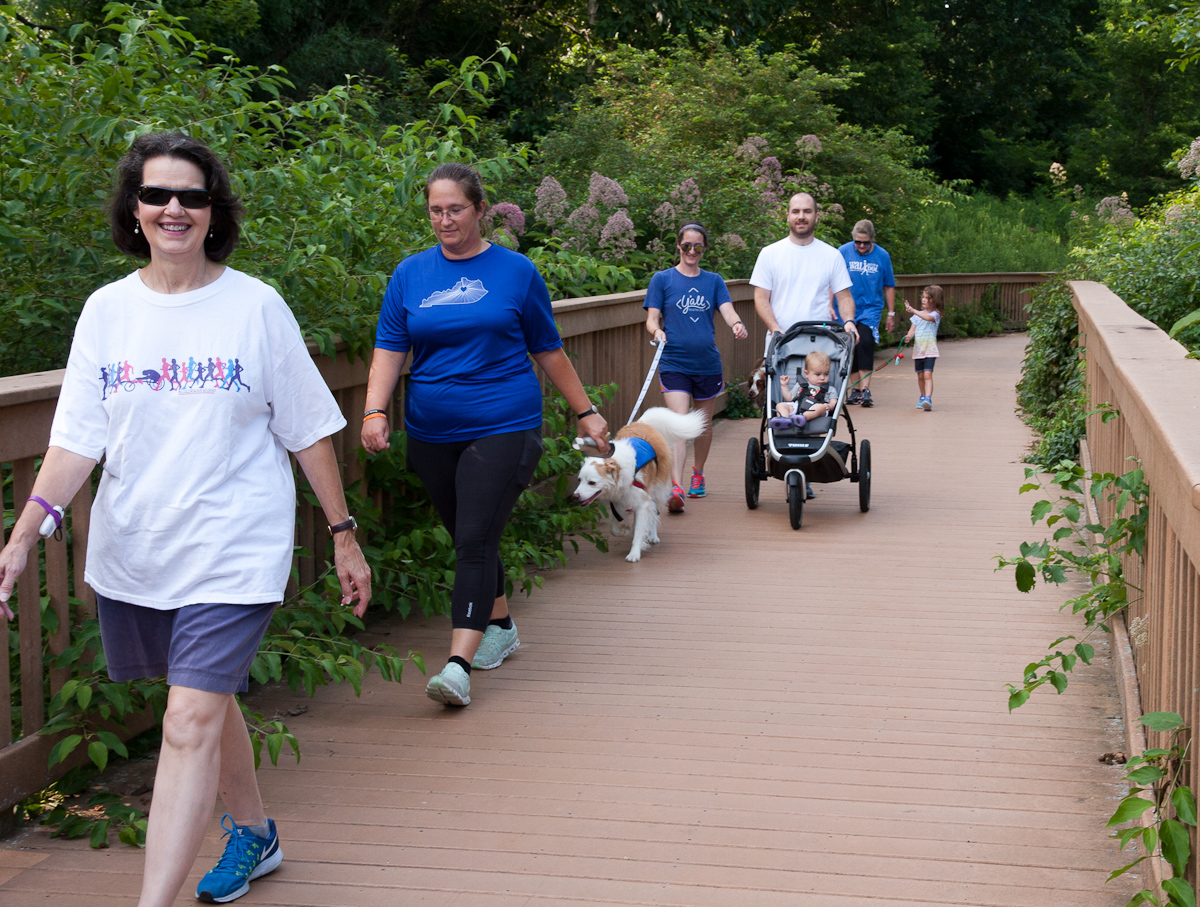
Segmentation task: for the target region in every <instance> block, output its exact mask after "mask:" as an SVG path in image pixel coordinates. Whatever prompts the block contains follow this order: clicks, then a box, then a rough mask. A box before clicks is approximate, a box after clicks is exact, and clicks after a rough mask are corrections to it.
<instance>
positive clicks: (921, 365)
mask: <svg viewBox="0 0 1200 907" xmlns="http://www.w3.org/2000/svg"><path fill="white" fill-rule="evenodd" d="M935 365H937V356H926V357H925V358H924V359H914V360H913V369H914V370H915V371H917V372H932V371H933V367H934V366H935Z"/></svg>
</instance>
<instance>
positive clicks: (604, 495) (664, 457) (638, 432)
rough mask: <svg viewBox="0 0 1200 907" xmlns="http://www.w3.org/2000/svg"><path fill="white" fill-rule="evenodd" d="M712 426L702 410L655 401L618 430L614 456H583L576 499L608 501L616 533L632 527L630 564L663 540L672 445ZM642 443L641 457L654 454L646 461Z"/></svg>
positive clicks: (698, 434)
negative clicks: (662, 516)
mask: <svg viewBox="0 0 1200 907" xmlns="http://www.w3.org/2000/svg"><path fill="white" fill-rule="evenodd" d="M707 425H708V418H707V417H706V416H705V415H704V413H703V412H700V411H699V410H695V411H693V412H690V413H687V414H686V415H684V414H682V413H673V412H671V411H670V410H669V409H667V408H666V407H665V406H655V407H652V408H651V409H648V410H646V411H645V412H644V413H642V418H641V419H639V420H638V421H637V422H631V423H629V424H628V425H626V426H625V427H624V428H622V429H621V430H620V431H619V432H617V439H616V440H615V441H614V442H613V450H612V453H611V454H610V455H609V456H607V457H588V458H587V459H586V460H584V461H583V466H582V467H581V468H580V470H579V487H578V488H576V489H575V499H576V500H577V501H578V502H579V503H580V504H583V505H587V504H592V503H601V504H608V505H609V511H610V513H611V514H612V517H611V519H610V521H609V522H610V528H611V530H612V534H613V535H629V534H630V532H631V531H632V533H633V545H632V547H631V548H630V550H629V554H628V555H627V556H626V557H625V560H627V561H629V562H630V563H631V564H632V563H636V562H637V561H639V560H641V558H642V552H643V551H645V550H646V548H647V547H648V546H650V545H657V544H658V515H659V513H660V512H661V511H662V510H663V509H664V508H665V507H666V506H667V499H668V498H670V497H671V447H672V446H673V445H675V444H676V443H678V442H680V441H689V440H691V439H692V438H696V437H699V436H700V435H701V434H703V433H704V429H705V428H706V427H707ZM642 442H645V444H643V443H642ZM647 444H648V445H649V448H650V449H647V447H646V445H647ZM639 448H640V451H641V453H642V454H643V456H642V458H641V459H646V456H648V455H652V456H651V458H650V459H649V461H648V462H645V463H643V464H641V465H639V463H638V460H639ZM627 520H631V521H632V523H633V526H632V530H631V528H630V525H629V522H627Z"/></svg>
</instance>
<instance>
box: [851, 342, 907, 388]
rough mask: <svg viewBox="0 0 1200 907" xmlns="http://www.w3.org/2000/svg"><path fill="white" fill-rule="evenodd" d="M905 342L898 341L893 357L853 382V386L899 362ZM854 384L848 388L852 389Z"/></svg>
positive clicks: (902, 356)
mask: <svg viewBox="0 0 1200 907" xmlns="http://www.w3.org/2000/svg"><path fill="white" fill-rule="evenodd" d="M906 342H907V340H906V339H902V340H901V341H900V346H898V347H897V348H896V355H895V356H889V357H888V359H887V360H886V361H885V362H884V363H883V365H881V366H879V368H873V369H871V370H870V371H869V372H867V373H866V374H865V375H863V376H862V377H861V378H859V379H858V380H857V381H855V382H854V384H861V383H862V382H863V381H866V380H867V379H868V378H870V377H871V376H872V375H874V374H875V373H876V372H881V371H883V370H884V369H885V368H887V367H888V366H889V365H892V364H893V363H896V362H899V361H900V360H901V359H903V358H904V344H905V343H906ZM854 384H851V385H850V386H851V387H854Z"/></svg>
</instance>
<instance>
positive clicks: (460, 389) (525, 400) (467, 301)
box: [375, 244, 562, 444]
mask: <svg viewBox="0 0 1200 907" xmlns="http://www.w3.org/2000/svg"><path fill="white" fill-rule="evenodd" d="M375 345H376V346H377V347H380V348H381V349H385V350H392V351H394V352H400V353H403V352H408V351H409V350H411V351H412V359H411V361H410V363H409V372H410V376H409V381H408V390H407V393H406V395H405V398H404V421H405V424H406V426H407V428H408V432H409V434H411V435H412V436H413V437H414V438H416V439H417V440H420V441H426V442H429V443H434V444H441V443H446V442H449V441H462V440H468V439H472V438H482V437H485V436H487V435H494V434H500V433H503V432H510V431H523V430H525V429H530V428H540V427H541V424H542V390H541V386H540V384H539V383H538V379H537V375H536V374H535V373H534V371H533V365H532V363H531V362H530V361H529V356H528V355H527V354H528V353H542V352H546V351H547V350H553V349H558V348H559V347H561V346H562V339H561V338H560V337H559V335H558V328H557V327H556V326H555V324H554V310H553V308H552V307H551V305H550V293H549V291H548V290H547V289H546V282H545V281H544V280H542V275H541V274H539V273H538V270H537V268H536V267H534V265H533V262H531V261H530V260H529V259H528V258H526V257H525V256H524V255H520V254H518V253H516V252H513V251H510V250H509V249H506V248H504V247H503V246H500V245H496V244H492V245H491V246H490V247H489V248H487V249H485V250H484V251H483V252H481V253H479V254H478V255H475V256H473V257H471V258H465V259H450V258H446V256H445V255H444V254H442V247H441V246H434V247H433V248H431V249H426V250H425V251H424V252H418V253H417V254H416V255H410V256H409V257H408V258H406V259H404V261H402V262H400V264H399V265H397V266H396V270H395V271H394V272H393V274H392V279H391V280H390V281H389V282H388V286H387V291H386V292H385V293H384V296H383V309H382V311H381V312H380V313H379V326H378V328H377V329H376V332H375Z"/></svg>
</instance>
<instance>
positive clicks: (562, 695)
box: [0, 336, 1139, 907]
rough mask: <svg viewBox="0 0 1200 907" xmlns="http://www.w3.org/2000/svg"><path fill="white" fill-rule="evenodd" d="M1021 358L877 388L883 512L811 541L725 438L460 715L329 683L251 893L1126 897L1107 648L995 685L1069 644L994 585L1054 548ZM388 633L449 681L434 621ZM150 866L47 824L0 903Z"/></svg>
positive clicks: (15, 842) (487, 899)
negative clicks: (1021, 412) (1066, 667)
mask: <svg viewBox="0 0 1200 907" xmlns="http://www.w3.org/2000/svg"><path fill="white" fill-rule="evenodd" d="M1023 344H1024V338H1023V337H1020V336H1008V337H1003V338H996V339H990V340H985V341H969V342H962V343H953V344H946V345H945V349H944V358H943V361H942V363H941V364H940V365H939V368H938V371H937V390H936V393H935V400H936V403H937V409H936V410H935V411H934V412H932V413H923V412H918V411H915V410H914V409H913V408H912V407H913V404H914V402H915V398H916V387H915V385H916V382H915V380H914V379H913V376H912V372H911V369H910V368H908V367H907V362H906V363H904V365H903V366H901V367H893V368H890V369H888V370H885V371H884V372H882V373H881V374H880V375H879V376H877V378H876V381H875V386H874V390H875V396H876V399H877V401H878V405H877V406H876V407H875V408H874V409H872V410H868V411H863V412H861V413H860V412H858V411H856V412H855V413H854V416H855V419H856V420H857V421H858V423H859V426H860V429H861V431H862V437H867V438H870V439H871V441H872V446H873V448H874V457H875V463H874V474H875V477H874V493H873V506H872V509H871V512H870V513H867V514H862V513H860V512H859V510H858V506H857V486H854V485H851V484H850V483H848V482H845V483H841V484H838V485H833V486H824V487H821V488H819V497H818V498H817V500H816V501H815V502H813V503H811V504H810V505H809V506H808V507H806V508H805V523H804V528H803V529H802V530H801V531H799V532H794V531H792V530H791V528H789V526H788V519H787V513H786V506H785V504H784V499H783V485H782V483H780V482H778V481H774V480H772V481H768V482H765V483H764V484H763V490H762V500H763V503H762V505H761V506H760V508H759V509H758V510H756V511H753V512H752V511H749V510H747V508H746V506H745V503H744V499H743V493H742V470H743V462H744V459H743V458H744V451H745V444H746V439H747V438H748V437H749V436H750V434H751V432H752V428H751V426H750V425H749V424H748V423H736V422H735V423H730V422H718V424H717V429H716V431H717V438H716V444H715V447H714V454H713V459H712V461H711V463H710V466H709V469H708V482H709V488H710V491H709V496H708V498H707V499H704V500H699V501H692V502H689V503H688V505H687V512H686V513H685V514H684V515H682V516H672V517H670V518H668V519H666V520H665V523H666V525H665V527H664V530H663V542H662V544H661V545H660V546H658V547H657V548H656V549H654V550H653V551H651V552H650V553H649V554H648V555H647V556H646V557H645V558H644V559H643V560H642V561H641V563H639V564H636V565H630V564H627V563H626V562H625V561H624V560H623V558H622V556H623V554H624V553H625V549H624V548H623V547H622V543H621V542H619V541H618V542H617V544H616V545H615V550H614V551H613V552H611V553H608V554H601V553H599V552H596V551H594V550H584V551H581V552H580V554H579V555H578V556H576V557H575V558H574V559H573V560H572V562H571V564H570V566H569V568H568V569H566V570H561V571H558V572H556V573H553V574H550V575H548V576H547V577H546V583H545V588H544V589H542V590H540V591H537V592H535V594H534V595H533V597H532V598H531V599H529V600H527V601H525V600H522V601H518V602H516V603H515V604H514V609H513V610H514V614H515V616H516V619H517V622H518V626H519V628H520V633H521V639H522V646H521V649H520V650H519V651H518V652H517V653H516V654H515V655H514V656H513V657H512V658H511V659H510V660H509V661H508V662H506V663H505V665H504V666H503V667H501V668H500V669H498V670H496V671H492V672H488V673H484V672H476V674H475V675H474V676H473V678H472V679H473V690H472V696H473V699H474V701H473V703H472V705H471V706H470V707H469V708H467V709H465V710H457V711H456V710H451V709H448V708H445V707H442V706H438V705H435V704H434V703H432V702H430V701H429V700H427V699H426V698H425V697H424V695H423V693H422V687H423V682H422V680H421V678H420V677H419V675H417V674H416V673H415V672H414V673H413V674H411V675H409V676H408V677H406V679H405V682H404V683H403V684H402V685H400V686H395V685H392V686H385V685H384V684H382V683H379V682H378V681H374V682H372V683H369V684H368V685H367V686H366V688H365V689H364V691H363V696H362V697H361V698H360V699H356V698H354V696H353V694H352V693H351V691H349V690H326V691H322V692H320V693H319V694H318V696H317V698H316V699H315V700H314V701H312V702H311V703H310V709H309V711H308V712H307V713H306V714H304V715H302V716H300V717H298V718H294V719H291V720H290V721H291V726H292V728H293V730H294V731H296V733H297V734H298V735H299V737H300V738H301V741H302V746H303V752H304V757H303V760H302V761H301V762H300V764H299V765H296V764H294V763H293V764H283V763H281V765H280V767H278V768H270V767H268V768H264V769H263V771H262V773H261V781H262V785H263V790H264V794H265V798H266V800H267V803H268V809H269V812H270V814H271V815H272V816H274V817H275V818H276V819H277V820H278V822H279V824H280V828H281V833H282V836H283V838H282V839H283V847H284V851H285V854H286V860H285V862H284V864H283V866H282V867H281V868H280V869H279V870H278V871H277V872H275V873H274V874H273V875H271V876H269V877H267V878H264V879H262V880H260V881H257V882H255V883H254V885H253V887H252V889H251V892H250V894H249V895H247V896H246V897H245V898H244V899H242V900H241V901H239V904H245V905H323V907H330V905H363V907H374V905H380V907H383V905H387V907H392V905H404V907H424V905H429V907H435V905H436V907H459V905H468V904H470V905H483V907H535V905H537V907H544V905H553V904H604V905H682V907H731V905H732V907H741V905H747V907H749V905H754V907H758V905H762V907H776V905H778V907H784V905H787V907H794V905H801V907H808V905H829V907H851V905H861V907H868V905H869V907H899V905H906V907H912V905H995V907H1047V905H1054V907H1074V905H1088V907H1098V905H1099V907H1102V905H1113V907H1117V905H1121V904H1124V902H1125V900H1126V899H1127V898H1128V896H1129V894H1130V893H1131V892H1132V891H1133V890H1136V888H1137V887H1139V886H1138V885H1137V884H1135V883H1131V882H1129V881H1126V880H1119V881H1118V882H1117V883H1114V884H1113V885H1105V883H1104V879H1105V876H1106V874H1107V872H1108V871H1109V870H1111V869H1112V868H1114V867H1116V866H1117V865H1120V857H1119V855H1118V854H1117V853H1116V852H1115V848H1114V847H1113V844H1112V842H1111V841H1110V840H1109V839H1108V838H1107V836H1106V832H1105V829H1104V827H1103V826H1104V822H1105V820H1106V819H1107V817H1108V816H1109V815H1110V814H1111V811H1112V809H1113V808H1114V806H1115V803H1116V799H1117V798H1118V797H1119V796H1120V790H1119V784H1118V782H1119V776H1120V771H1119V768H1114V767H1109V766H1105V765H1102V764H1100V763H1099V762H1098V761H1097V759H1098V757H1099V756H1100V754H1101V753H1104V752H1105V751H1109V750H1119V749H1123V745H1122V743H1121V725H1120V721H1119V718H1118V715H1119V713H1120V707H1119V703H1118V700H1117V695H1116V692H1115V686H1114V684H1113V680H1112V669H1111V666H1110V664H1109V661H1108V658H1107V652H1106V651H1104V650H1102V653H1101V656H1102V657H1101V658H1100V661H1099V663H1098V664H1097V665H1095V666H1094V667H1092V668H1090V669H1084V670H1083V672H1082V673H1081V674H1080V675H1079V676H1078V677H1077V678H1075V679H1074V680H1073V681H1072V684H1071V687H1070V688H1069V690H1068V691H1067V693H1065V694H1064V695H1062V696H1055V695H1054V694H1053V692H1046V691H1044V690H1043V691H1039V692H1038V693H1037V694H1035V696H1034V698H1033V700H1032V701H1031V702H1030V703H1029V704H1028V705H1026V706H1025V707H1024V708H1022V709H1020V710H1018V711H1017V712H1016V713H1014V714H1012V715H1010V714H1008V712H1007V710H1006V696H1005V692H1004V686H1003V684H1004V683H1005V682H1006V681H1010V680H1015V679H1017V678H1019V676H1020V672H1021V669H1022V667H1023V666H1024V665H1025V663H1026V662H1028V661H1031V660H1033V659H1034V658H1035V657H1037V656H1038V654H1039V653H1040V652H1041V651H1042V650H1043V648H1044V647H1045V646H1046V645H1047V643H1049V642H1051V641H1052V640H1053V639H1055V638H1056V637H1058V636H1060V635H1065V634H1066V633H1068V632H1072V631H1074V630H1075V629H1076V624H1075V621H1074V620H1072V619H1071V618H1069V617H1065V616H1062V615H1060V614H1059V613H1058V611H1057V605H1058V602H1059V600H1060V599H1058V598H1055V596H1054V595H1053V594H1052V593H1049V594H1043V593H1042V592H1041V591H1040V590H1039V592H1038V593H1036V594H1034V595H1031V596H1021V595H1019V594H1018V593H1016V592H1015V590H1014V588H1013V584H1012V579H1011V576H1010V575H1009V574H995V573H993V561H992V556H993V555H994V554H996V553H998V552H1001V551H1006V552H1012V551H1015V550H1016V548H1017V546H1018V544H1019V542H1020V541H1022V540H1026V539H1031V538H1034V535H1033V530H1032V529H1031V528H1030V523H1029V507H1030V505H1031V503H1032V501H1031V500H1030V499H1029V496H1024V497H1018V495H1017V489H1018V487H1019V486H1020V484H1021V483H1022V481H1023V472H1022V465H1021V463H1020V457H1021V455H1022V453H1023V452H1024V449H1025V447H1026V445H1027V443H1028V435H1027V433H1026V431H1025V429H1024V428H1023V427H1022V425H1021V424H1020V422H1018V420H1017V418H1016V417H1015V416H1014V415H1013V407H1014V392H1013V385H1014V383H1015V381H1016V378H1017V371H1018V365H1019V362H1020V359H1021V355H1022V349H1023ZM800 567H803V569H804V571H805V573H806V574H807V575H808V577H809V578H806V579H803V580H800V579H796V578H794V576H793V575H792V574H793V573H794V571H796V570H797V569H799V568H800ZM385 629H386V630H388V631H389V632H390V637H389V641H391V642H392V643H393V644H396V645H398V646H400V647H402V648H405V647H410V646H411V647H414V648H418V649H420V650H422V651H424V652H425V653H426V656H427V657H428V659H429V662H430V665H431V666H434V667H435V669H436V668H440V666H441V664H442V659H443V658H444V657H445V648H446V645H447V643H448V635H449V634H448V625H447V624H446V622H445V621H442V620H438V621H430V622H424V621H410V622H408V623H405V624H399V623H396V624H389V625H388V626H387V627H385ZM265 698H266V699H267V700H270V704H272V705H274V704H277V703H278V704H280V705H284V706H286V705H290V704H294V703H299V702H301V701H303V700H302V699H298V698H294V697H290V695H289V694H286V693H283V694H280V693H278V692H276V693H269V694H267V696H266V697H265ZM217 835H218V829H217V822H216V819H214V822H213V834H212V836H211V837H210V839H209V840H208V841H207V842H206V845H205V847H204V850H203V853H202V854H201V857H200V859H199V860H198V862H197V865H196V869H195V876H196V877H197V878H198V877H199V875H200V874H201V873H202V872H203V871H204V870H205V869H207V868H208V866H210V865H211V863H212V860H213V859H214V857H215V855H216V854H217V853H218V852H219V843H218V839H217ZM140 867H141V855H140V853H139V852H138V851H136V850H134V849H131V848H128V847H124V846H123V845H117V846H114V847H113V848H112V849H111V850H108V851H92V850H89V849H88V847H87V845H86V843H83V842H59V841H52V840H50V839H48V838H47V837H46V836H45V834H44V833H43V832H29V833H26V834H24V835H22V836H20V837H19V838H16V839H11V840H10V841H9V842H7V849H5V850H0V903H2V904H4V905H12V907H21V905H33V904H37V905H63V904H84V903H86V904H89V905H117V904H132V903H134V900H135V896H136V891H137V887H138V878H139V872H140ZM193 882H194V880H193ZM178 903H179V904H181V905H183V904H189V903H195V902H194V901H193V900H192V897H191V889H188V890H185V891H184V893H183V894H181V896H180V898H179V900H178Z"/></svg>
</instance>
